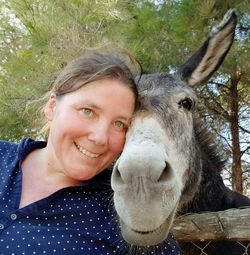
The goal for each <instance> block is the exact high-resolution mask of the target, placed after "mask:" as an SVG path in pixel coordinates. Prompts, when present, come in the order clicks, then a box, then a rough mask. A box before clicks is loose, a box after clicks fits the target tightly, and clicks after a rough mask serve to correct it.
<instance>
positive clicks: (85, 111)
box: [82, 108, 94, 117]
mask: <svg viewBox="0 0 250 255" xmlns="http://www.w3.org/2000/svg"><path fill="white" fill-rule="evenodd" d="M82 112H83V114H84V115H85V116H88V117H90V116H92V115H93V114H94V113H93V111H92V110H91V109H89V108H83V109H82Z"/></svg>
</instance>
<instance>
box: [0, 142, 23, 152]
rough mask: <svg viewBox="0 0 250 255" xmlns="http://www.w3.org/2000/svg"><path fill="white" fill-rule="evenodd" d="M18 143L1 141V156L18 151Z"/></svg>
mask: <svg viewBox="0 0 250 255" xmlns="http://www.w3.org/2000/svg"><path fill="white" fill-rule="evenodd" d="M18 145H19V144H18V143H15V142H9V141H4V140H0V155H3V154H7V153H9V152H10V151H17V150H18Z"/></svg>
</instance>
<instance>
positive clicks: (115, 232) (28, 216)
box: [0, 139, 182, 255]
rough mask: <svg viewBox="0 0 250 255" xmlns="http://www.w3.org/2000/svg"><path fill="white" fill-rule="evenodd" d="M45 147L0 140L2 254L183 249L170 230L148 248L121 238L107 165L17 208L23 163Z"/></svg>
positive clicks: (173, 254) (122, 254) (123, 254)
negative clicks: (88, 177)
mask: <svg viewBox="0 0 250 255" xmlns="http://www.w3.org/2000/svg"><path fill="white" fill-rule="evenodd" d="M44 146H46V143H45V142H36V141H33V140H31V139H25V140H23V141H22V142H21V143H20V144H15V143H10V142H3V141H1V142H0V255H34V254H36V255H43V254H47V255H52V254H58V255H62V254H65V255H66V254H67V255H71V254H72V255H81V254H82V255H111V254H118V255H127V254H167V255H180V254H182V253H181V251H180V248H179V245H178V243H177V242H176V241H175V240H174V238H173V237H172V236H171V235H170V236H169V238H168V240H166V242H165V243H163V244H161V245H158V246H155V247H148V248H140V247H133V246H129V245H128V244H126V242H125V241H124V240H122V237H121V236H120V233H119V228H118V224H117V220H116V217H115V213H114V209H113V205H112V191H111V188H110V171H108V170H107V171H104V172H103V173H101V174H99V175H98V176H96V177H94V178H93V179H91V180H90V181H87V182H84V183H82V185H79V186H75V187H68V188H63V189H61V190H59V191H57V192H55V193H54V194H52V195H50V196H49V197H46V198H44V199H41V200H39V201H37V202H35V203H32V204H30V205H28V206H26V207H23V208H21V209H19V203H20V197H21V188H22V172H21V167H20V166H21V162H22V160H23V159H24V157H25V156H26V155H27V154H28V153H29V152H31V151H32V150H34V149H36V148H41V147H44ZM34 169H35V166H34ZM133 249H134V252H133Z"/></svg>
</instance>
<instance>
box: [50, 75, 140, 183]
mask: <svg viewBox="0 0 250 255" xmlns="http://www.w3.org/2000/svg"><path fill="white" fill-rule="evenodd" d="M134 107H135V96H134V94H133V92H132V90H131V89H130V88H129V87H127V86H126V85H124V84H123V83H122V82H121V81H120V80H115V79H102V80H98V81H94V82H91V83H89V84H87V85H85V86H83V87H82V88H80V89H78V90H77V91H74V92H71V93H68V94H65V95H64V96H62V97H60V98H59V99H57V98H55V96H51V98H50V100H49V103H48V105H47V107H46V109H45V115H46V117H47V119H48V120H49V121H50V124H51V126H50V134H49V138H48V144H47V149H48V152H49V153H48V158H49V162H48V164H49V165H50V169H51V170H53V171H56V172H61V173H63V174H64V175H66V176H67V177H68V178H71V179H74V180H79V181H80V180H87V179H90V178H91V177H93V176H95V175H96V174H98V173H100V172H101V171H103V170H104V169H105V168H107V167H108V166H109V165H110V164H111V163H112V161H113V160H114V159H116V158H117V157H118V156H119V154H120V153H121V151H122V149H123V146H124V141H125V135H126V130H127V128H128V126H129V123H130V119H131V117H132V115H133V112H134Z"/></svg>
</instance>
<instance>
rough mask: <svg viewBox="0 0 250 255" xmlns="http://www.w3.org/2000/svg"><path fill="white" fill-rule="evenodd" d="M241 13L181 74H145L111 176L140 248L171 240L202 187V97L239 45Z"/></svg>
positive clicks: (126, 225) (127, 231) (124, 227)
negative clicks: (198, 111) (198, 128)
mask: <svg viewBox="0 0 250 255" xmlns="http://www.w3.org/2000/svg"><path fill="white" fill-rule="evenodd" d="M235 26H236V15H235V13H234V12H233V11H229V12H228V13H227V14H226V15H225V17H224V19H223V20H222V22H221V23H220V25H219V26H218V27H216V28H213V29H212V31H211V34H210V36H209V38H208V39H207V41H206V42H205V43H204V44H203V46H202V47H201V48H200V49H199V50H198V51H197V53H196V54H195V55H193V57H191V58H190V59H189V60H188V61H187V62H186V63H185V64H184V65H183V66H182V67H181V68H180V69H179V73H178V74H177V75H175V76H171V75H167V74H160V73H156V74H148V75H143V76H142V77H141V79H140V81H139V83H138V89H139V95H140V103H141V106H140V109H139V111H138V112H137V113H136V115H135V118H134V119H133V121H132V124H131V127H130V129H129V131H128V133H127V139H126V144H125V148H124V151H123V153H122V154H121V156H120V158H119V159H118V160H117V162H116V164H115V166H114V170H113V173H112V178H111V185H112V188H113V190H114V205H115V209H116V211H117V214H118V216H119V220H120V226H121V233H122V236H123V238H124V239H125V240H126V241H127V242H128V243H131V244H134V245H138V246H150V245H155V244H158V243H160V242H162V241H163V240H165V239H166V238H167V235H168V232H169V229H170V227H171V224H172V222H173V219H174V216H175V213H176V211H177V209H178V208H180V207H181V205H182V204H183V203H186V202H188V201H189V200H190V199H191V198H192V197H193V196H194V194H195V192H196V191H197V189H198V186H199V182H200V178H201V167H202V166H201V164H202V163H201V155H200V154H201V153H200V146H199V143H198V141H197V139H196V135H195V130H194V123H193V122H194V117H193V109H194V107H195V104H196V101H197V99H196V96H195V94H194V91H193V90H192V88H191V86H194V85H197V84H199V83H202V82H205V81H207V80H208V79H209V78H210V77H211V76H212V74H213V73H214V72H215V71H216V70H217V68H218V67H219V66H220V64H221V63H222V61H223V59H224V57H225V56H226V54H227V52H228V50H229V49H230V46H231V44H232V42H233V38H234V31H235Z"/></svg>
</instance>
